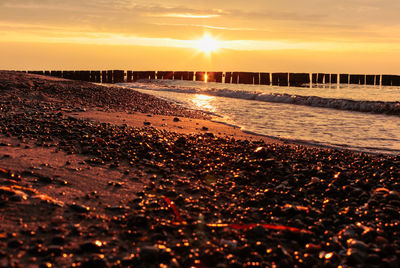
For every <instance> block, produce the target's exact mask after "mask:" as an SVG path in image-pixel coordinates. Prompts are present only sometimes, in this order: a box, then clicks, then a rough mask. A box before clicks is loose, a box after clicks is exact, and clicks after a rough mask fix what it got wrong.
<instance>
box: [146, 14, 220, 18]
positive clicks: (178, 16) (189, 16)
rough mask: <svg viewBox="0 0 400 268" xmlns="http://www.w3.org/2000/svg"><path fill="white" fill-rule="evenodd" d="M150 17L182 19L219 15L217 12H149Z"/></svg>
mask: <svg viewBox="0 0 400 268" xmlns="http://www.w3.org/2000/svg"><path fill="white" fill-rule="evenodd" d="M149 16H152V17H166V18H183V19H210V18H216V17H220V16H221V15H219V14H193V13H180V14H179V13H166V14H150V15H149Z"/></svg>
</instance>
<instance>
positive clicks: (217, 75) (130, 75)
mask: <svg viewBox="0 0 400 268" xmlns="http://www.w3.org/2000/svg"><path fill="white" fill-rule="evenodd" d="M22 72H27V73H32V74H39V75H48V76H54V77H60V78H67V79H72V80H81V81H88V82H95V83H123V82H128V83H129V82H136V81H138V80H152V79H161V80H186V81H207V82H216V83H227V84H254V85H275V86H300V87H301V86H306V85H310V84H357V85H374V86H400V76H399V75H387V74H336V73H335V74H328V73H285V72H278V73H267V72H206V71H197V72H190V71H130V70H129V71H125V70H105V71H104V70H102V71H99V70H97V71H87V70H86V71H76V70H75V71H58V70H57V71H22Z"/></svg>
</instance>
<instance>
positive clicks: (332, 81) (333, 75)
mask: <svg viewBox="0 0 400 268" xmlns="http://www.w3.org/2000/svg"><path fill="white" fill-rule="evenodd" d="M337 82H338V75H337V74H331V83H332V84H337Z"/></svg>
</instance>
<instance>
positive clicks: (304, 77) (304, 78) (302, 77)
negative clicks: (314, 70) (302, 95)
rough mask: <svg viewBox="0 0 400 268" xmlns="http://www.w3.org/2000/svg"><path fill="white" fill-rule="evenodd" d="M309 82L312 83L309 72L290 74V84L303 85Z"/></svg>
mask: <svg viewBox="0 0 400 268" xmlns="http://www.w3.org/2000/svg"><path fill="white" fill-rule="evenodd" d="M308 83H310V74H308V73H290V74H289V85H290V86H295V87H301V86H304V85H305V84H308Z"/></svg>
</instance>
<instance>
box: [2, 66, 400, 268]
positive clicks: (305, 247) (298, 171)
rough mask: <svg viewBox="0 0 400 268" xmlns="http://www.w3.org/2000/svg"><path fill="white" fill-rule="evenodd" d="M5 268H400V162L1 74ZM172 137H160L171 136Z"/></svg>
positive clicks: (143, 100)
mask: <svg viewBox="0 0 400 268" xmlns="http://www.w3.org/2000/svg"><path fill="white" fill-rule="evenodd" d="M0 92H1V93H2V95H3V96H4V98H2V99H0V178H1V180H0V217H1V219H2V221H1V222H0V246H1V249H0V266H6V267H7V266H11V267H18V266H29V265H30V266H32V267H38V266H47V267H50V266H55V267H59V266H68V267H70V266H76V267H93V266H96V267H126V266H142V267H149V266H157V267H159V266H165V267H169V266H171V267H188V266H197V267H216V266H219V267H229V266H237V267H242V266H252V267H265V266H273V265H276V266H279V267H282V266H286V267H287V266H296V265H297V266H305V267H311V266H338V265H347V266H357V265H361V266H362V265H367V264H371V265H375V266H379V265H382V264H383V265H387V266H395V265H396V264H398V262H399V260H400V259H399V258H400V255H399V253H400V240H399V236H398V228H397V226H398V224H400V220H399V219H400V183H399V182H398V178H399V177H400V165H399V163H400V158H399V157H398V156H381V155H379V156H378V155H370V154H366V153H355V152H350V151H346V150H334V149H327V148H320V147H311V146H301V145H296V144H286V143H284V142H274V140H271V139H267V138H261V137H258V136H254V135H250V134H246V133H245V132H243V131H241V130H240V129H238V128H235V127H228V126H226V125H222V124H220V123H215V122H212V121H210V118H209V117H208V116H207V115H205V114H202V113H200V112H196V111H188V110H185V109H183V108H181V107H178V106H176V105H173V104H171V103H168V102H165V101H162V100H160V99H157V98H154V97H152V96H150V95H145V94H141V93H138V92H134V91H132V90H125V89H121V88H118V87H110V88H105V87H101V86H96V85H93V84H89V83H84V82H76V81H68V80H62V79H61V80H60V79H51V78H50V79H48V78H46V77H41V76H35V75H28V74H18V73H12V72H0ZM163 124H164V125H163Z"/></svg>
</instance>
